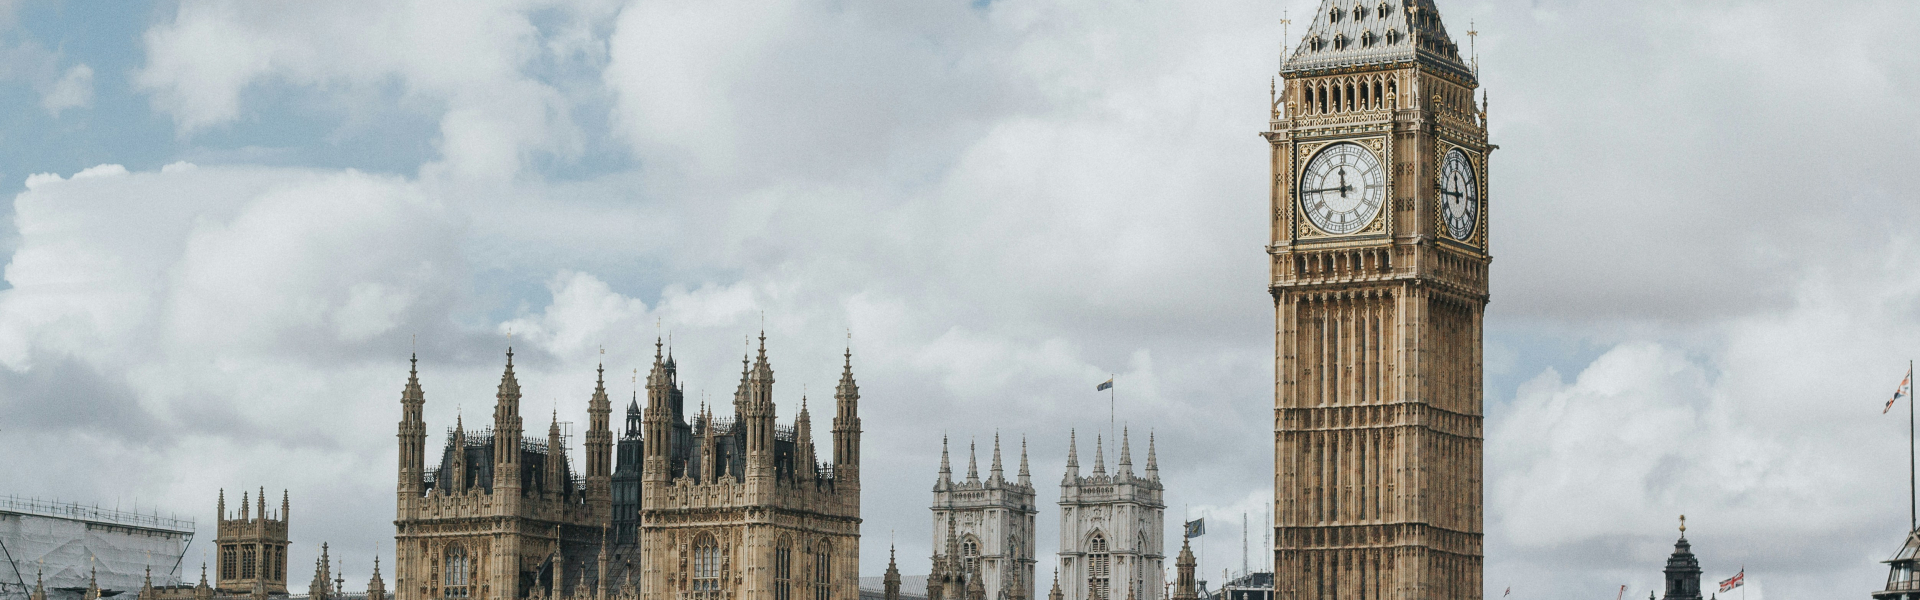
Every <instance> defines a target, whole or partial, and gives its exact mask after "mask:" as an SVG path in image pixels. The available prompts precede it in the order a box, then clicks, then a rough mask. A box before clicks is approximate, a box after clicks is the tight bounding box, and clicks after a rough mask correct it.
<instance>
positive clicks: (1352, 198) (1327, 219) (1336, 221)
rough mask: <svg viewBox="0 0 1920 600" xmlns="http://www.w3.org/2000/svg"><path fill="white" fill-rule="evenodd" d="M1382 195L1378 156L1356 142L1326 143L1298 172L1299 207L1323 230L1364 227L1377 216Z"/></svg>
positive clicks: (1384, 190)
mask: <svg viewBox="0 0 1920 600" xmlns="http://www.w3.org/2000/svg"><path fill="white" fill-rule="evenodd" d="M1386 195H1387V180H1386V175H1385V174H1384V173H1382V172H1381V170H1380V159H1377V158H1374V156H1373V153H1372V152H1368V151H1367V149H1366V148H1361V147H1360V145H1359V144H1354V143H1350V142H1341V143H1338V144H1334V145H1332V146H1328V147H1327V148H1326V149H1325V150H1321V151H1320V153H1319V154H1317V155H1314V157H1313V160H1312V161H1309V162H1308V163H1307V170H1306V172H1305V173H1302V174H1301V175H1300V210H1301V211H1303V212H1305V213H1307V220H1309V221H1312V222H1313V225H1314V226H1315V227H1319V228H1320V230H1321V231H1325V232H1327V233H1332V234H1347V233H1353V232H1355V231H1359V230H1360V229H1361V228H1363V227H1366V226H1367V224H1368V223H1372V222H1373V219H1374V217H1376V216H1379V214H1380V204H1381V202H1382V201H1383V200H1384V199H1385V197H1386Z"/></svg>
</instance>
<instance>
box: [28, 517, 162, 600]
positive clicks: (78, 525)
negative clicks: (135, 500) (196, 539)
mask: <svg viewBox="0 0 1920 600" xmlns="http://www.w3.org/2000/svg"><path fill="white" fill-rule="evenodd" d="M193 525H194V524H193V520H191V519H181V518H177V517H173V516H162V515H160V514H158V513H138V512H128V511H120V510H114V509H105V508H100V507H99V506H87V505H82V504H78V503H72V502H59V501H50V500H40V499H37V498H21V497H18V496H0V563H4V564H0V600H14V599H18V598H26V597H27V594H28V593H29V592H31V591H32V590H33V586H34V581H35V578H36V577H39V578H42V579H43V580H44V581H45V582H46V583H45V585H46V587H47V589H48V591H49V595H50V596H63V595H65V594H54V593H53V592H54V591H56V590H75V589H85V588H86V587H87V585H88V582H89V578H90V577H97V579H98V581H99V585H100V587H101V589H102V590H114V591H116V592H120V591H135V590H139V589H140V587H141V585H142V584H144V583H145V581H146V577H147V573H148V572H149V570H151V572H152V574H153V585H154V586H156V587H159V586H167V585H177V584H179V583H180V581H181V575H182V571H181V568H182V565H181V562H182V561H183V560H184V559H185V557H186V553H187V547H188V546H189V545H191V544H192V543H193ZM103 595H105V594H103Z"/></svg>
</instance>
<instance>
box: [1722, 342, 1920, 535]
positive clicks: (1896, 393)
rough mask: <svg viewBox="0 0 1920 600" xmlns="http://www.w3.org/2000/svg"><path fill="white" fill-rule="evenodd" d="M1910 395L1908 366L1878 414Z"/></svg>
mask: <svg viewBox="0 0 1920 600" xmlns="http://www.w3.org/2000/svg"><path fill="white" fill-rule="evenodd" d="M1912 395H1913V369H1911V368H1909V369H1907V378H1906V379H1902V380H1900V387H1897V388H1894V390H1893V398H1892V399H1890V400H1887V407H1886V408H1882V409H1880V414H1883V415H1884V414H1887V411H1890V410H1893V403H1895V402H1899V401H1900V399H1901V398H1905V397H1907V396H1912ZM1742 571H1743V572H1744V571H1745V569H1742Z"/></svg>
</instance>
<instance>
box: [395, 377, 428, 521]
mask: <svg viewBox="0 0 1920 600" xmlns="http://www.w3.org/2000/svg"><path fill="white" fill-rule="evenodd" d="M407 363H408V366H407V385H406V387H404V388H401V390H400V433H399V438H400V484H399V494H400V503H401V505H402V508H401V509H400V510H401V511H402V512H403V513H404V512H405V511H406V508H405V504H406V502H407V499H408V498H416V497H419V496H420V493H421V491H422V489H421V488H422V486H423V485H424V482H423V478H424V474H425V473H426V454H427V422H426V420H425V419H424V418H423V417H422V416H421V414H422V411H423V410H424V408H423V407H425V406H426V403H427V395H426V392H424V391H422V390H421V389H420V356H419V355H418V354H416V355H413V356H411V357H409V358H408V359H407Z"/></svg>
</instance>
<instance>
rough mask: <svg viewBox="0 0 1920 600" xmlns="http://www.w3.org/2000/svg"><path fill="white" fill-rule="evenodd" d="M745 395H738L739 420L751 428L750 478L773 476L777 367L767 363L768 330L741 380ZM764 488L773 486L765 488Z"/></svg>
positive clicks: (761, 335)
mask: <svg viewBox="0 0 1920 600" xmlns="http://www.w3.org/2000/svg"><path fill="white" fill-rule="evenodd" d="M740 389H741V391H742V392H744V393H742V394H739V395H736V397H735V400H734V406H735V407H736V409H735V410H736V411H737V413H738V417H737V420H736V422H738V423H740V424H742V425H744V426H745V427H746V431H747V448H746V455H747V469H746V471H747V472H746V473H745V475H746V478H747V480H750V481H751V480H762V481H768V480H771V479H772V478H773V431H774V406H773V367H772V365H770V364H768V363H767V333H766V332H764V331H762V332H760V350H759V352H758V353H757V355H756V356H755V357H754V360H753V367H752V368H751V369H749V370H748V371H747V373H746V377H745V378H743V379H742V380H741V381H740ZM761 489H763V490H764V489H769V488H766V487H763V488H761Z"/></svg>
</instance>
